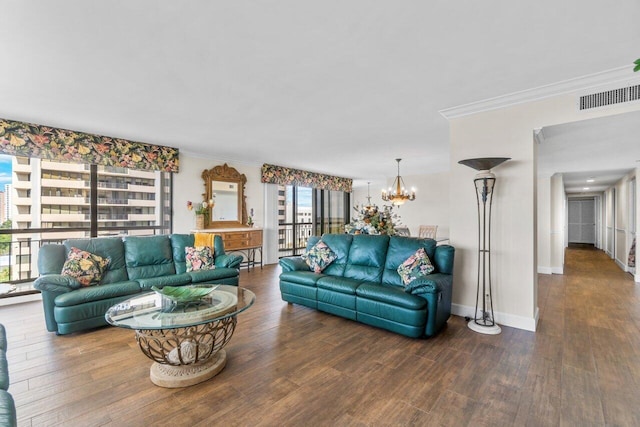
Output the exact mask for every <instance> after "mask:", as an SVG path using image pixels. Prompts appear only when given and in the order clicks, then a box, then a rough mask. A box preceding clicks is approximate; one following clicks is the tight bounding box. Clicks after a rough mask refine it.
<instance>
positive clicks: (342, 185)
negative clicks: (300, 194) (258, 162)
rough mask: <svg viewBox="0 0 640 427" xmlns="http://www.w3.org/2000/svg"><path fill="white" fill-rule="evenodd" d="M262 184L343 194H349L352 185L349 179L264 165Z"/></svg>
mask: <svg viewBox="0 0 640 427" xmlns="http://www.w3.org/2000/svg"><path fill="white" fill-rule="evenodd" d="M262 182H264V183H267V184H279V185H296V186H299V187H311V188H319V189H321V190H331V191H344V192H345V193H350V192H351V187H352V185H353V180H352V179H350V178H340V177H337V176H331V175H323V174H320V173H314V172H308V171H303V170H299V169H291V168H285V167H283V166H274V165H269V164H266V163H265V164H263V165H262Z"/></svg>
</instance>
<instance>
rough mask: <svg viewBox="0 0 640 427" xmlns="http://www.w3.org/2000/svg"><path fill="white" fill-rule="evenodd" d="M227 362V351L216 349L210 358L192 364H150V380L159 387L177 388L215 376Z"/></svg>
mask: <svg viewBox="0 0 640 427" xmlns="http://www.w3.org/2000/svg"><path fill="white" fill-rule="evenodd" d="M226 364H227V352H226V351H224V350H220V351H218V352H217V353H216V354H215V355H214V356H213V357H212V358H210V359H208V360H206V361H204V362H202V363H196V364H193V365H181V366H173V365H164V364H160V363H158V362H154V363H153V365H151V374H150V377H151V382H152V383H154V384H155V385H157V386H160V387H166V388H179V387H188V386H190V385H194V384H198V383H201V382H203V381H206V380H208V379H211V378H213V377H214V376H216V375H217V374H218V373H219V372H220V371H222V369H223V368H224V367H225V365H226Z"/></svg>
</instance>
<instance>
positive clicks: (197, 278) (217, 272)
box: [187, 267, 238, 283]
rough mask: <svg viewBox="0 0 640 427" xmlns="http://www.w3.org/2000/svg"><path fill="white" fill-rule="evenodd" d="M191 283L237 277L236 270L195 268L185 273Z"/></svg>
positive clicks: (212, 281) (214, 281)
mask: <svg viewBox="0 0 640 427" xmlns="http://www.w3.org/2000/svg"><path fill="white" fill-rule="evenodd" d="M187 274H188V275H189V277H190V278H191V282H193V283H206V282H210V283H217V282H216V281H217V280H220V279H228V278H232V277H236V278H237V277H238V270H237V269H235V268H225V267H220V268H214V269H213V270H197V271H190V272H188V273H187Z"/></svg>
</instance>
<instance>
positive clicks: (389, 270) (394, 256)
mask: <svg viewBox="0 0 640 427" xmlns="http://www.w3.org/2000/svg"><path fill="white" fill-rule="evenodd" d="M420 248H424V249H425V252H426V253H427V256H428V257H429V259H430V260H433V258H434V252H435V249H436V241H435V240H433V239H416V238H413V237H401V236H392V237H391V238H390V239H389V250H388V251H387V259H386V260H385V265H384V272H383V274H382V283H383V284H385V285H395V286H403V285H404V283H403V282H402V278H401V277H400V275H399V274H398V266H399V265H400V264H402V263H403V262H404V261H406V260H407V258H409V257H410V256H411V255H413V254H415V252H416V251H417V250H418V249H420Z"/></svg>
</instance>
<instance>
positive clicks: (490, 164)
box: [458, 157, 511, 171]
mask: <svg viewBox="0 0 640 427" xmlns="http://www.w3.org/2000/svg"><path fill="white" fill-rule="evenodd" d="M507 160H511V157H481V158H478V159H466V160H460V161H459V162H458V163H460V164H461V165H465V166H469V167H470V168H473V169H475V170H478V171H487V170H490V169H492V168H495V167H496V166H498V165H499V164H502V163H504V162H506V161H507Z"/></svg>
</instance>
